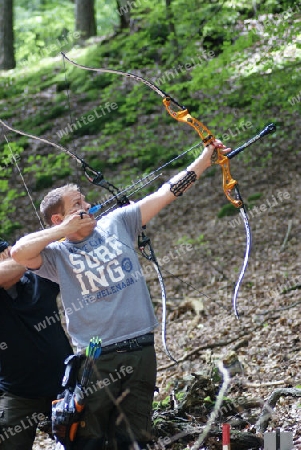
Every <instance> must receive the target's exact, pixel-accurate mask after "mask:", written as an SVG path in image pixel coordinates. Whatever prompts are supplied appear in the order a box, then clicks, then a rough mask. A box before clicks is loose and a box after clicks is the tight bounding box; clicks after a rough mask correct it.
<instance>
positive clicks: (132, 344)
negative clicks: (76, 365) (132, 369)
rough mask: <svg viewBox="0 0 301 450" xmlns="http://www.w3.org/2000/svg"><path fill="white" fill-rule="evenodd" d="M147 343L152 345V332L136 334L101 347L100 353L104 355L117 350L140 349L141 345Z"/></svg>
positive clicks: (121, 351)
mask: <svg viewBox="0 0 301 450" xmlns="http://www.w3.org/2000/svg"><path fill="white" fill-rule="evenodd" d="M147 345H154V334H153V333H147V334H143V335H142V336H137V337H136V338H133V339H126V340H125V341H120V342H116V343H115V344H110V345H106V346H105V347H102V348H101V353H102V354H103V355H106V354H107V353H111V352H117V353H123V352H133V351H135V350H141V349H142V347H146V346H147Z"/></svg>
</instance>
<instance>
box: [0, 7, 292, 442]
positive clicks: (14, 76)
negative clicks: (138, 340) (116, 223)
mask: <svg viewBox="0 0 301 450" xmlns="http://www.w3.org/2000/svg"><path fill="white" fill-rule="evenodd" d="M0 7H1V18H0V51H1V54H0V67H1V68H2V69H3V70H1V71H0V102H1V108H0V119H1V120H3V121H4V122H5V123H7V124H9V125H10V126H11V127H13V128H16V129H17V130H20V131H23V132H25V133H29V134H32V135H35V136H38V137H44V138H46V139H49V140H50V141H52V142H55V143H57V144H60V145H63V146H65V147H67V148H68V149H69V150H71V151H72V152H74V153H75V154H76V155H78V156H80V158H83V159H84V160H85V161H86V162H87V163H88V164H89V165H90V166H91V167H93V168H94V169H95V170H97V171H101V172H102V173H103V174H104V176H105V178H106V179H107V180H109V181H110V182H113V184H114V185H116V186H117V187H118V188H119V189H120V190H122V189H123V188H124V187H125V186H126V187H128V186H131V185H132V184H133V183H136V182H137V183H138V187H139V188H140V187H141V184H142V183H140V181H139V180H140V179H141V178H143V177H148V178H147V179H152V178H153V176H152V175H150V174H151V173H152V172H153V170H154V169H156V168H157V167H159V166H161V165H164V164H165V163H166V162H169V161H170V160H171V159H173V158H175V157H176V156H177V155H179V154H180V153H181V152H182V151H183V150H186V149H189V148H191V147H192V146H194V145H195V144H196V143H198V142H199V139H198V136H197V134H196V133H195V132H194V131H193V130H192V129H191V128H190V127H188V126H187V125H185V124H180V123H178V122H176V121H174V119H173V118H172V117H170V116H169V115H168V114H167V113H166V111H165V109H164V107H163V105H162V103H161V100H160V98H159V97H158V96H157V95H156V94H155V93H154V92H152V91H151V90H149V89H148V87H147V86H145V85H143V84H142V83H135V82H134V81H133V80H131V79H128V78H124V77H119V76H117V75H111V74H99V73H96V72H91V71H86V70H80V69H79V68H78V67H75V66H72V65H71V64H70V63H68V62H67V61H66V60H64V59H63V58H62V55H61V54H60V52H61V51H63V52H64V53H66V54H67V56H68V57H70V58H71V59H73V60H75V61H76V62H78V63H80V64H83V65H86V66H89V67H93V68H101V67H103V68H111V69H117V70H122V71H126V72H132V73H135V74H137V75H140V76H142V77H144V78H145V79H147V80H150V81H151V82H153V83H155V84H156V85H157V86H159V87H160V88H161V89H163V90H164V91H165V92H167V93H168V94H170V95H171V96H172V97H173V98H175V99H177V100H178V101H179V103H180V104H183V105H185V106H187V107H188V109H189V112H190V113H191V114H192V115H193V117H196V118H198V119H199V120H201V121H202V122H203V123H204V124H205V125H206V126H207V127H208V128H209V129H210V130H211V132H212V133H213V134H214V135H215V136H216V137H219V138H220V139H222V141H223V142H224V143H225V144H226V145H229V146H231V147H232V148H236V147H237V146H238V145H240V144H242V143H243V142H245V141H246V140H248V139H249V138H251V137H252V136H254V135H255V134H257V133H258V132H259V131H261V129H262V128H263V127H264V126H266V125H267V124H268V123H271V122H273V123H275V124H276V127H277V131H276V132H275V133H274V134H272V135H270V136H267V137H265V138H264V139H262V140H261V141H260V142H259V143H257V144H255V145H253V146H251V147H249V148H248V149H246V150H245V151H244V152H243V153H241V154H240V155H239V156H237V157H236V158H234V159H233V160H232V161H231V171H232V172H233V173H232V175H233V176H234V178H236V179H237V180H238V181H239V184H240V187H241V191H242V195H243V198H244V199H245V202H246V207H247V209H248V212H249V219H250V223H251V230H252V235H253V245H252V253H251V258H250V262H249V268H248V270H247V273H246V277H245V280H244V282H243V285H242V288H241V292H240V296H239V304H238V306H239V311H240V314H241V320H240V321H237V319H236V318H235V317H234V316H233V312H232V309H231V297H232V292H233V283H234V282H235V281H236V277H237V275H238V272H239V270H240V267H241V263H242V260H243V253H244V247H245V236H244V228H243V225H242V222H241V221H240V219H239V216H238V215H237V210H236V209H235V208H234V207H232V206H231V205H230V204H229V203H228V202H227V199H226V197H224V194H223V191H222V182H221V173H220V168H219V167H217V166H214V167H212V168H211V169H209V170H208V171H207V172H206V174H205V175H204V177H203V178H202V180H200V182H198V183H197V184H196V186H195V187H194V188H193V189H192V190H191V191H190V192H189V193H187V194H186V195H185V196H183V197H182V198H180V199H178V200H177V201H176V202H175V203H174V204H173V205H171V206H170V207H169V208H168V209H167V210H165V211H164V213H162V214H160V215H159V216H158V217H157V218H156V219H154V220H153V221H152V223H151V224H150V226H149V227H148V232H149V234H150V235H151V237H152V241H153V244H154V247H155V250H156V251H157V256H158V259H159V261H160V262H161V263H162V269H163V275H164V276H165V280H166V285H167V294H168V319H169V320H168V323H169V325H168V326H169V327H168V341H169V345H170V348H171V349H172V351H173V353H174V355H175V356H176V357H177V359H180V360H181V363H180V365H179V366H175V365H173V364H172V362H168V358H167V356H166V355H165V353H164V352H163V351H162V344H161V341H160V333H159V332H158V333H157V334H158V336H156V340H157V341H156V346H157V348H158V363H159V370H158V385H159V387H160V394H159V397H158V402H157V403H156V408H157V411H160V408H163V406H162V405H163V403H162V402H161V401H163V399H164V398H165V397H166V398H168V399H169V396H170V393H171V391H175V393H176V395H177V389H178V390H179V392H178V395H179V397H181V395H182V394H183V390H184V384H185V383H184V384H183V380H184V379H185V377H189V376H190V374H191V373H194V372H198V371H200V370H204V368H205V369H206V370H207V369H208V365H209V366H210V365H211V364H214V363H216V361H218V360H220V359H223V358H226V356H227V354H228V353H229V352H231V351H233V349H234V348H235V352H236V357H237V358H239V361H240V362H241V363H242V364H243V366H244V371H243V374H240V375H239V374H238V375H236V376H237V377H239V376H240V377H241V379H240V382H242V381H244V382H246V386H250V387H249V388H248V387H246V388H245V390H246V392H245V394H246V395H247V396H249V397H252V398H253V397H254V396H257V398H261V399H262V401H263V402H264V401H265V400H266V398H267V396H268V395H269V394H270V392H271V389H272V388H270V386H273V383H276V384H275V386H283V387H286V386H289V387H296V388H299V387H300V385H301V377H300V367H301V356H300V348H301V346H300V329H301V321H300V294H299V292H300V288H301V271H300V268H301V257H300V255H301V245H300V230H301V226H300V203H301V200H300V199H301V195H300V175H301V174H300V168H301V164H300V160H299V157H300V143H299V132H298V130H300V105H301V90H300V67H301V59H300V55H301V2H300V1H296V2H294V1H288V0H287V1H281V0H265V1H256V0H253V1H248V0H224V1H219V0H218V1H211V2H204V1H201V0H191V1H189V2H187V1H183V0H169V1H168V0H166V1H158V0H152V1H151V0H136V1H127V2H125V1H124V0H122V1H121V0H118V1H113V0H106V1H104V0H96V1H95V2H93V1H92V0H81V1H80V0H77V1H75V2H72V1H69V0H68V1H67V0H61V1H54V0H43V1H42V0H40V1H39V0H36V1H25V0H15V1H14V2H12V0H1V1H0ZM2 12H5V14H4V13H3V14H2ZM11 13H13V16H12V15H11ZM7 14H8V15H7ZM10 16H11V17H10ZM7 18H8V20H7ZM10 23H11V25H12V26H11V30H8V29H7V27H9V24H10ZM0 147H1V159H0V170H1V171H0V190H1V194H2V201H1V204H0V221H1V237H2V238H5V239H8V240H10V241H13V240H14V239H17V238H18V237H19V236H20V235H22V234H24V233H27V232H31V231H34V230H36V229H39V228H40V227H41V226H42V225H41V223H40V221H39V218H38V217H37V215H36V213H35V211H34V208H36V209H38V205H39V203H40V201H41V199H42V197H43V195H44V194H45V192H47V191H48V190H49V189H50V188H51V187H53V186H58V185H61V184H64V183H66V182H75V183H78V184H79V185H80V187H81V189H82V190H83V191H84V192H85V194H86V195H87V198H88V200H89V201H90V202H92V203H103V202H104V201H107V200H108V198H110V197H111V195H110V194H108V193H107V192H104V191H102V190H101V189H100V188H99V187H96V186H93V185H91V184H88V181H87V179H86V178H85V177H84V176H83V175H82V172H81V170H80V169H79V167H78V164H77V163H75V162H74V160H73V159H72V158H70V156H68V155H66V154H65V153H63V152H62V151H59V150H58V149H57V148H54V147H51V146H49V145H46V144H45V143H41V142H39V141H37V140H35V139H32V138H27V137H24V136H21V135H18V134H16V133H12V132H9V131H8V130H7V129H6V128H4V127H3V128H2V133H1V138H0ZM198 151H200V149H199V148H194V149H193V150H192V151H191V152H189V153H187V154H186V155H185V157H183V158H180V159H178V160H176V161H175V162H173V163H172V164H170V165H169V166H167V167H165V168H164V169H162V170H160V171H159V172H157V173H156V175H159V176H158V178H156V180H155V181H153V182H152V183H150V184H149V185H147V186H145V187H143V188H142V189H140V190H139V192H137V193H134V194H133V195H132V199H133V200H136V199H138V198H141V197H142V196H143V195H146V194H147V193H148V192H151V191H153V190H155V189H157V188H158V187H159V186H160V184H162V182H163V181H164V180H167V179H168V178H169V177H170V176H171V174H172V173H174V172H175V171H177V170H179V168H180V167H181V168H182V167H186V165H187V164H188V163H189V162H190V161H191V160H192V159H193V158H194V157H195V155H196V154H197V152H198ZM134 190H135V189H134V188H133V189H130V190H129V191H128V192H129V193H132V192H133V191H134ZM163 244H164V245H163ZM142 264H144V268H145V273H146V277H147V281H148V284H149V287H150V290H151V293H152V296H153V301H154V306H155V308H156V311H157V313H158V315H159V317H161V306H160V300H159V298H160V289H159V286H158V282H157V281H156V279H155V276H154V275H153V274H152V273H151V271H150V270H148V268H149V263H148V262H142ZM171 336H172V338H171ZM242 343H243V345H242ZM212 349H214V354H213V353H212V352H213V350H212ZM208 352H209V353H210V358H209V356H208ZM208 358H209V359H208ZM209 360H210V362H208V361H209ZM210 367H211V366H210ZM206 373H208V370H207V372H206ZM281 382H282V384H281ZM232 388H233V390H232V391H231V390H230V391H229V397H230V398H231V395H232V396H235V395H237V390H235V389H234V387H233V386H232ZM207 397H208V396H207ZM207 397H206V400H204V399H203V400H202V401H203V403H204V404H206V405H207V407H208V412H210V408H212V407H213V406H214V404H215V398H213V397H212V396H211V397H210V396H209V398H207ZM160 402H161V403H160ZM199 403H200V399H199ZM165 407H166V403H165ZM277 408H279V409H277ZM253 412H254V411H253ZM190 413H191V411H190ZM191 414H192V413H191ZM258 414H259V412H258V411H257V417H258ZM274 414H275V415H274V416H273V418H272V419H273V420H272V421H271V422H270V423H269V430H275V428H276V427H280V428H281V430H284V431H285V430H286V431H292V432H293V435H294V444H295V446H296V448H301V438H300V430H299V429H298V428H300V427H298V421H299V423H300V415H301V413H300V400H299V401H298V399H297V400H296V399H288V400H287V399H286V400H282V403H281V405H277V407H276V408H275V413H274ZM161 419H162V417H161ZM161 419H160V420H161ZM160 420H159V421H158V420H157V422H156V423H158V422H159V423H160ZM255 421H256V420H253V421H252V419H250V417H249V416H248V429H249V431H250V429H253V426H254V423H255ZM197 422H198V421H197ZM176 431H177V429H173V430H172V432H170V431H169V433H167V432H166V431H164V427H162V428H161V429H160V432H158V433H159V434H158V436H161V437H162V436H165V435H166V436H170V435H175V434H176ZM165 433H166V434H165ZM192 435H193V436H194V438H195V436H196V435H197V431H195V433H194V434H193V433H192ZM190 439H192V438H191V436H190ZM192 440H193V439H192ZM190 443H191V441H189V440H186V441H185V445H184V444H183V443H181V444H180V447H178V448H181V449H182V448H184V446H186V445H187V448H190V447H189V445H192V444H190ZM37 445H38V444H37ZM49 445H50V444H49ZM207 445H209V443H208V444H207ZM210 445H213V444H212V443H211V444H210ZM214 445H217V443H216V442H215V444H214ZM298 446H299V447H298ZM37 448H38V447H37ZM174 448H176V447H174ZM212 448H213V447H212Z"/></svg>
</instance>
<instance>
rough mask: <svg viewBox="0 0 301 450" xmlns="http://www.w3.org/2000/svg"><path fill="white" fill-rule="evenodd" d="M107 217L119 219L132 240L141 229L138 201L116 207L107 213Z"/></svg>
mask: <svg viewBox="0 0 301 450" xmlns="http://www.w3.org/2000/svg"><path fill="white" fill-rule="evenodd" d="M107 217H108V219H109V218H110V220H119V221H121V222H122V225H123V226H124V227H125V229H126V230H127V232H128V233H129V235H130V237H131V239H132V241H133V242H134V241H135V239H136V237H137V236H138V234H139V233H140V232H141V230H142V218H141V211H140V207H139V205H138V203H131V204H130V205H126V206H123V207H122V208H117V209H115V210H114V211H113V212H111V213H109V214H108V216H107Z"/></svg>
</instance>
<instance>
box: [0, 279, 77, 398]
mask: <svg viewBox="0 0 301 450" xmlns="http://www.w3.org/2000/svg"><path fill="white" fill-rule="evenodd" d="M58 292H59V288H58V285H57V284H55V283H53V282H51V281H48V280H46V279H44V278H40V277H38V276H37V275H36V274H34V273H32V272H26V273H25V274H24V275H23V277H22V278H21V280H20V281H19V282H18V283H17V284H16V285H15V286H14V287H13V289H10V290H9V291H5V290H4V289H2V288H1V289H0V391H4V392H10V393H12V394H14V395H17V396H20V397H25V398H38V397H53V398H55V397H56V395H57V393H58V392H59V391H61V381H62V377H63V374H64V360H65V358H66V357H67V356H68V355H70V354H71V353H72V349H71V347H70V344H69V342H68V339H67V337H66V335H65V333H64V330H63V328H62V326H61V323H60V317H59V313H58V308H57V304H56V297H57V295H58Z"/></svg>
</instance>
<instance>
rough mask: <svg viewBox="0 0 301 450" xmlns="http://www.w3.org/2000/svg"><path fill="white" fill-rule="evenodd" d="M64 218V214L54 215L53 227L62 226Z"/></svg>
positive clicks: (52, 218)
mask: <svg viewBox="0 0 301 450" xmlns="http://www.w3.org/2000/svg"><path fill="white" fill-rule="evenodd" d="M63 220H64V218H63V216H62V214H52V216H51V222H52V224H53V225H60V224H61V223H62V222H63Z"/></svg>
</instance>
